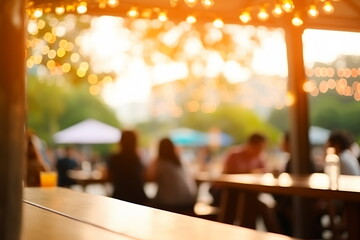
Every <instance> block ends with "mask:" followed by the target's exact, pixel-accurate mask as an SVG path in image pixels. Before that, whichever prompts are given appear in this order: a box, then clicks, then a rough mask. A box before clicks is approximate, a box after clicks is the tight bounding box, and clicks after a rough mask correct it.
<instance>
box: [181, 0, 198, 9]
mask: <svg viewBox="0 0 360 240" xmlns="http://www.w3.org/2000/svg"><path fill="white" fill-rule="evenodd" d="M184 2H185V4H186V5H188V7H190V8H192V7H195V5H196V4H197V2H198V0H184Z"/></svg>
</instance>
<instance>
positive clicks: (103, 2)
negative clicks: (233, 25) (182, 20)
mask: <svg viewBox="0 0 360 240" xmlns="http://www.w3.org/2000/svg"><path fill="white" fill-rule="evenodd" d="M70 1H71V0H69V1H66V4H65V5H58V6H56V5H55V6H54V5H51V6H50V5H49V4H42V5H40V6H39V7H37V6H34V4H33V2H32V1H30V3H29V4H28V5H27V9H26V10H27V13H28V14H29V16H31V17H33V18H40V17H41V16H42V15H43V14H46V13H49V12H52V11H53V12H55V13H56V14H57V15H63V14H64V13H71V12H77V13H78V14H84V13H86V12H87V11H88V6H87V5H88V4H87V1H86V0H73V2H70ZM77 1H79V2H77ZM96 1H97V2H98V8H100V9H104V8H106V7H112V8H114V7H117V6H118V5H119V2H120V0H96ZM332 1H335V0H319V1H314V2H315V3H318V2H320V4H322V5H321V8H322V10H323V12H325V13H326V14H331V13H333V12H334V6H333V4H332ZM169 2H170V5H171V6H172V7H175V6H177V5H178V4H179V2H180V0H169ZM183 2H184V3H185V4H186V5H187V6H188V7H190V8H192V7H195V6H196V4H197V3H198V2H201V4H202V6H203V7H204V8H206V9H208V8H211V7H212V6H213V5H214V4H215V0H183ZM315 3H313V4H311V5H309V6H308V7H307V15H308V16H309V17H312V18H315V17H317V16H318V15H319V8H318V7H319V6H317V5H316V4H315ZM63 4H64V3H63ZM41 6H42V7H41ZM257 9H258V10H257ZM270 9H271V14H272V16H274V17H280V16H282V15H283V14H284V12H285V13H290V12H293V11H294V9H295V5H294V3H293V0H276V2H275V3H274V4H272V5H271V4H267V5H262V6H259V5H254V6H249V7H247V8H246V9H245V10H244V11H243V12H242V13H241V14H240V15H239V19H240V21H241V22H242V23H243V24H247V23H248V22H250V21H251V20H252V15H255V14H256V16H257V18H258V19H259V20H260V21H266V20H268V19H269V18H270V14H269V13H270V12H268V10H270ZM297 10H298V9H297ZM126 14H127V16H128V17H131V18H137V17H139V16H141V17H142V18H151V17H153V16H154V15H155V16H157V19H159V20H160V21H167V20H168V19H169V18H168V16H167V13H166V12H165V11H163V10H161V9H159V8H156V10H155V9H154V8H145V9H142V10H141V11H139V10H138V8H137V7H135V6H133V7H131V8H130V9H129V10H128V11H127V12H126ZM186 22H188V23H190V24H193V23H195V22H197V19H196V17H195V16H193V15H189V16H187V18H186ZM291 22H292V24H293V25H294V26H300V25H302V24H303V19H301V18H300V17H299V15H296V14H295V15H294V16H293V17H292V20H291ZM213 24H214V26H216V27H219V28H221V27H222V26H223V25H224V22H223V21H222V20H221V19H220V18H217V19H215V20H214V22H213Z"/></svg>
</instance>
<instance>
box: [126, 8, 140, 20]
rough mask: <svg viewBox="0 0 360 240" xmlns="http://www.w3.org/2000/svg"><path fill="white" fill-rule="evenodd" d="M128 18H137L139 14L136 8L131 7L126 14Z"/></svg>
mask: <svg viewBox="0 0 360 240" xmlns="http://www.w3.org/2000/svg"><path fill="white" fill-rule="evenodd" d="M126 15H127V16H128V17H131V18H136V17H138V16H139V12H138V10H137V7H131V8H130V10H129V11H128V12H127V13H126Z"/></svg>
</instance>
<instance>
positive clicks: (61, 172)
mask: <svg viewBox="0 0 360 240" xmlns="http://www.w3.org/2000/svg"><path fill="white" fill-rule="evenodd" d="M77 168H79V164H78V163H77V162H76V160H75V159H73V158H72V157H71V148H70V147H66V148H65V155H64V156H63V157H60V158H58V160H57V161H56V169H57V171H58V186H60V187H70V186H71V185H74V184H76V182H75V180H73V179H71V178H70V177H69V175H68V171H69V170H73V169H77Z"/></svg>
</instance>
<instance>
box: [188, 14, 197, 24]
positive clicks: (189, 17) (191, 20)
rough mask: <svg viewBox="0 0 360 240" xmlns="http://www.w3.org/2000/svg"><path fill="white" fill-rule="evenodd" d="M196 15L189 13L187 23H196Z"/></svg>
mask: <svg viewBox="0 0 360 240" xmlns="http://www.w3.org/2000/svg"><path fill="white" fill-rule="evenodd" d="M196 21H197V20H196V17H195V16H194V15H189V16H187V18H186V22H187V23H190V24H194V23H196Z"/></svg>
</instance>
